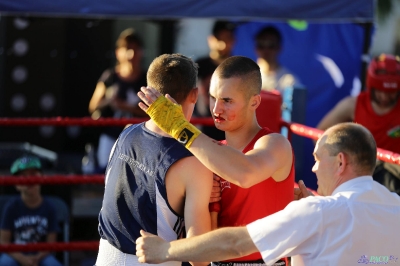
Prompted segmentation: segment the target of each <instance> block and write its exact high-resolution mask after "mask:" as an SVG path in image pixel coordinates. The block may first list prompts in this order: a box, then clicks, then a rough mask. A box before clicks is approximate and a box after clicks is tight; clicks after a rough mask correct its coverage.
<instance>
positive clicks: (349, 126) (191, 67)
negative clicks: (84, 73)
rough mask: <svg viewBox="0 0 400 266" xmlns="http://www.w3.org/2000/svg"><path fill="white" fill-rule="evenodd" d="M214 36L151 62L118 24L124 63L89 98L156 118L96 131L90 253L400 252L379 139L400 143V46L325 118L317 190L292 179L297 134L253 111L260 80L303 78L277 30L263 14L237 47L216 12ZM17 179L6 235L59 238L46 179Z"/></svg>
mask: <svg viewBox="0 0 400 266" xmlns="http://www.w3.org/2000/svg"><path fill="white" fill-rule="evenodd" d="M208 42H209V48H210V53H209V55H207V56H205V57H202V58H199V59H198V60H193V59H191V58H189V57H187V56H185V55H182V54H179V53H176V54H162V55H160V56H158V57H156V58H155V59H154V60H153V61H152V63H151V64H150V66H149V68H148V69H147V70H144V69H143V67H142V63H141V61H142V58H143V51H144V50H143V47H144V45H143V42H142V40H141V38H140V37H139V36H138V35H137V33H136V32H135V31H134V30H133V29H127V30H125V31H123V32H122V33H121V35H120V36H119V38H118V40H117V42H116V50H115V56H116V59H117V64H116V66H114V67H112V68H110V69H107V70H105V71H104V73H103V74H102V76H101V77H100V79H99V81H98V83H97V85H96V88H95V90H94V93H93V96H92V99H91V100H90V103H89V112H90V113H91V115H92V117H93V118H99V117H114V118H121V117H147V118H148V120H147V121H145V122H142V123H138V124H135V125H127V126H126V127H125V128H119V127H118V128H117V127H115V128H114V127H110V128H108V129H107V130H105V131H104V132H103V134H101V136H100V138H99V143H98V149H97V150H98V154H97V160H98V166H99V170H98V171H99V172H102V173H105V189H104V197H103V201H102V208H101V210H100V213H99V216H98V221H99V223H98V232H99V237H100V245H99V252H98V256H97V261H96V266H105V265H139V264H142V263H162V264H164V265H181V263H182V262H190V263H191V264H192V265H199V266H200V265H208V264H210V263H211V264H212V265H215V266H227V265H229V266H234V265H244V264H246V265H247V264H248V265H290V264H291V265H355V264H359V263H365V262H367V263H371V264H372V263H373V262H375V263H381V262H385V263H396V262H397V261H398V258H399V257H400V252H399V248H398V245H397V242H398V239H400V233H399V232H398V231H397V226H398V224H399V223H400V198H399V195H400V166H399V165H395V164H389V163H384V162H380V161H377V160H376V154H377V147H379V148H384V149H386V150H389V151H393V152H396V153H400V109H399V108H400V100H399V98H400V59H399V57H398V56H393V55H388V54H382V55H380V56H378V57H376V58H373V59H372V60H371V62H370V64H369V67H368V70H367V75H366V88H365V91H363V92H362V93H360V94H359V95H358V96H356V97H347V98H345V99H343V100H342V101H340V102H339V103H338V104H337V105H336V106H335V107H334V108H333V109H332V110H331V111H330V112H329V113H328V114H326V115H325V117H324V118H323V119H322V120H321V121H320V123H319V124H318V126H317V127H318V128H319V129H322V130H324V133H323V134H322V136H321V137H320V138H319V139H318V141H317V142H316V145H315V149H314V152H313V156H314V159H315V164H314V166H313V168H312V172H314V173H315V175H316V177H317V180H318V190H317V192H318V194H317V195H316V196H314V194H313V193H311V192H310V190H309V189H308V188H307V187H306V186H305V184H304V182H302V181H299V182H298V187H295V186H294V184H296V183H295V167H294V165H295V160H296V158H295V156H294V152H293V148H292V145H291V143H290V142H289V140H288V139H287V138H286V137H285V136H283V135H282V134H280V133H276V132H273V131H271V130H270V129H269V128H267V127H261V126H260V125H259V121H258V119H257V116H256V110H257V108H258V107H259V106H260V104H261V96H260V93H261V91H262V90H266V91H271V90H276V91H278V92H279V93H283V92H284V90H285V89H286V88H287V87H293V86H296V85H297V84H300V81H299V78H298V77H296V75H295V74H294V73H292V72H291V71H290V70H288V69H287V68H285V67H284V66H282V65H281V64H280V62H279V60H278V54H279V53H280V51H281V47H282V36H281V34H280V32H279V31H278V30H277V29H276V28H274V27H272V26H268V27H265V28H262V29H261V30H260V31H259V32H258V33H257V34H256V35H255V36H254V43H255V51H256V54H257V60H252V59H250V58H248V57H245V56H234V55H232V49H233V46H234V44H235V24H234V23H232V22H229V21H217V22H216V23H215V25H214V27H213V29H212V33H211V34H210V36H209V39H208ZM192 116H200V117H211V118H212V119H213V121H214V124H215V126H214V127H201V128H198V127H197V126H195V125H193V124H191V123H190V119H191V117H192ZM41 171H42V167H41V163H40V160H39V159H38V158H35V157H27V156H25V157H23V158H19V159H18V160H16V161H15V163H14V164H13V165H12V166H11V170H10V172H11V174H13V175H18V176H27V175H28V176H32V175H41V174H42V172H41ZM16 188H17V190H18V191H19V192H20V196H19V197H16V198H14V199H12V201H10V202H9V203H8V205H7V206H6V208H5V209H4V211H3V213H2V216H1V224H0V225H1V227H0V243H1V244H9V243H36V242H55V241H56V240H57V231H58V224H57V221H56V219H55V210H54V206H52V204H51V202H48V201H47V200H46V197H44V196H42V195H41V193H40V186H39V185H30V186H21V185H19V186H17V187H16ZM396 193H397V194H398V195H397V194H396ZM29 217H35V219H30V218H29ZM37 217H39V218H37ZM36 218H37V219H36ZM30 220H35V221H36V222H35V223H34V224H33V223H32V224H27V223H25V222H24V221H30ZM378 235H379V237H377V236H378ZM183 238H185V239H183ZM376 260H379V261H376ZM0 265H60V263H59V262H58V261H57V260H56V259H55V257H54V256H53V255H52V254H51V253H49V252H36V253H22V252H15V253H8V254H2V255H1V257H0Z"/></svg>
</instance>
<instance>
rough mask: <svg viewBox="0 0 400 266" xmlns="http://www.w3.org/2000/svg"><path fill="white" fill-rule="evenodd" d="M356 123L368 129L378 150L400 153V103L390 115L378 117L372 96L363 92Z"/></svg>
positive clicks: (358, 98)
mask: <svg viewBox="0 0 400 266" xmlns="http://www.w3.org/2000/svg"><path fill="white" fill-rule="evenodd" d="M354 122H356V123H358V124H361V125H363V126H365V127H366V128H368V130H369V131H370V132H371V133H372V135H373V136H374V138H375V141H376V145H377V146H378V148H381V149H385V150H389V151H392V152H395V153H400V102H398V103H397V105H396V106H395V107H394V108H393V109H392V110H391V111H390V112H389V113H387V114H384V115H377V114H376V113H375V111H374V109H373V108H372V105H371V99H370V94H369V93H368V92H362V93H360V95H358V97H357V102H356V109H355V114H354Z"/></svg>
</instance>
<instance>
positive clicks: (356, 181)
mask: <svg viewBox="0 0 400 266" xmlns="http://www.w3.org/2000/svg"><path fill="white" fill-rule="evenodd" d="M364 181H373V179H372V176H370V175H365V176H359V177H357V178H354V179H351V180H349V181H346V182H344V183H343V184H341V185H340V186H338V187H337V188H336V189H335V190H334V191H333V192H332V196H333V195H335V194H337V193H340V192H344V191H348V190H351V188H352V187H354V186H355V185H357V184H359V183H361V182H364Z"/></svg>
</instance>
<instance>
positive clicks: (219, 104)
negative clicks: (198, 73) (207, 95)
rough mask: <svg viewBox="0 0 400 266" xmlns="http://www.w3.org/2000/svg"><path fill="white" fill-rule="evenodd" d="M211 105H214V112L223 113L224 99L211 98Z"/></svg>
mask: <svg viewBox="0 0 400 266" xmlns="http://www.w3.org/2000/svg"><path fill="white" fill-rule="evenodd" d="M211 106H213V107H212V112H213V113H214V114H221V113H222V110H223V108H222V106H223V104H222V101H221V100H218V99H216V100H215V99H212V100H210V107H211Z"/></svg>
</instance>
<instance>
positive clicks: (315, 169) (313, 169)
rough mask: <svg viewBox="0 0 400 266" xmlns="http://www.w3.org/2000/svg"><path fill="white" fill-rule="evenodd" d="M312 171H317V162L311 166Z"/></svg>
mask: <svg viewBox="0 0 400 266" xmlns="http://www.w3.org/2000/svg"><path fill="white" fill-rule="evenodd" d="M311 171H312V172H313V173H315V172H316V171H317V163H314V165H313V167H312V168H311Z"/></svg>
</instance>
